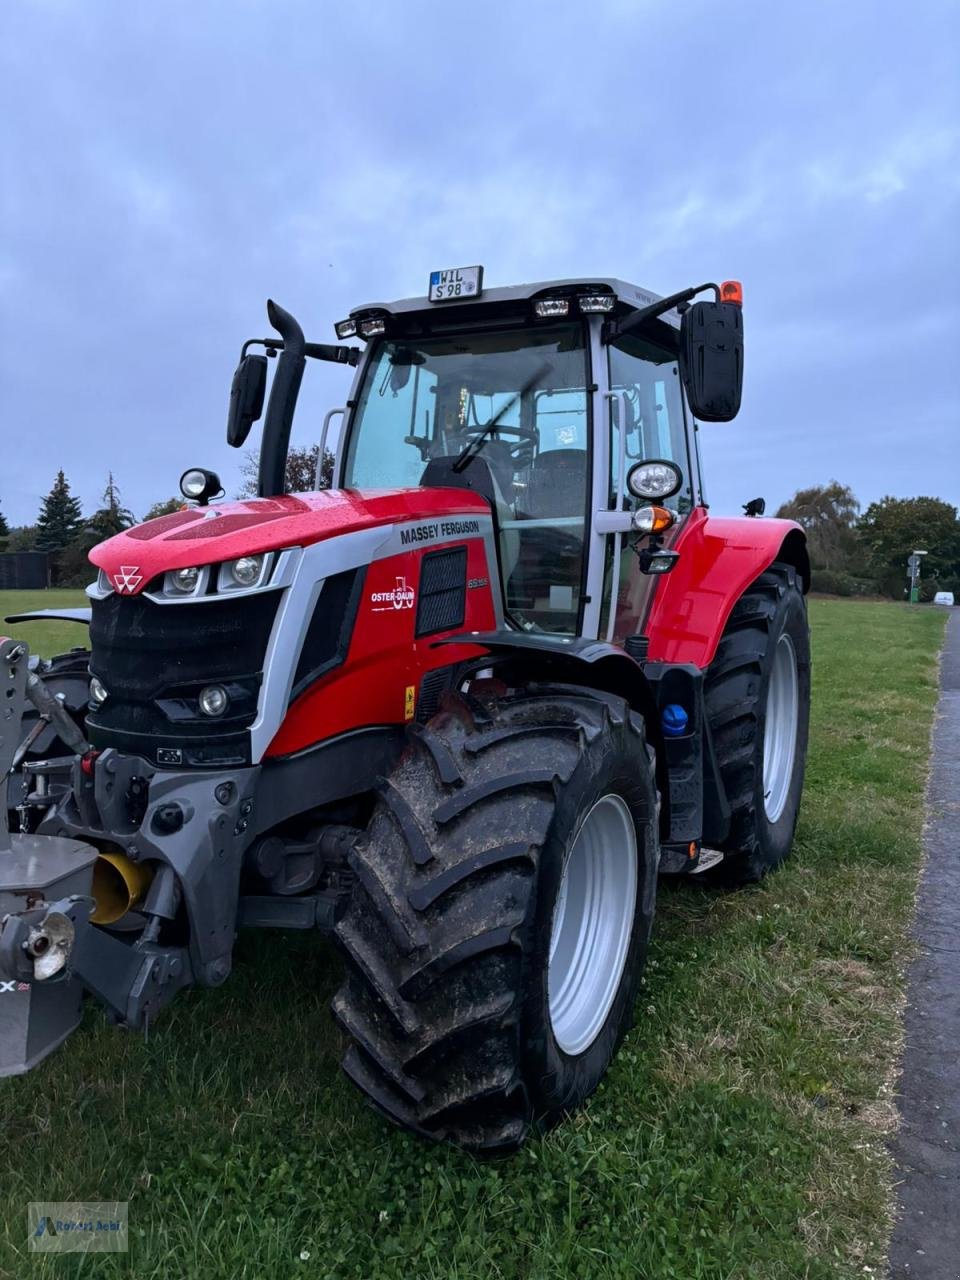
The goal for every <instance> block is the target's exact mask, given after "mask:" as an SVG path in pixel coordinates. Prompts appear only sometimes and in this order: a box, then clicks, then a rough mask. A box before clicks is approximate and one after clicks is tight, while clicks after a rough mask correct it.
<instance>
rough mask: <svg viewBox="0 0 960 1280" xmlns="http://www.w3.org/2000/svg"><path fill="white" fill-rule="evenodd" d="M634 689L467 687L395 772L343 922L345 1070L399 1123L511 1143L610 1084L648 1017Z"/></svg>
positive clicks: (645, 775)
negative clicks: (471, 696)
mask: <svg viewBox="0 0 960 1280" xmlns="http://www.w3.org/2000/svg"><path fill="white" fill-rule="evenodd" d="M657 817H658V804H657V793H656V783H655V773H654V761H653V753H652V751H650V750H649V749H648V747H647V745H646V740H645V736H644V726H643V722H642V720H640V719H639V718H638V717H637V716H635V715H634V714H633V713H631V711H630V710H629V707H628V706H627V705H626V704H625V703H624V702H623V701H622V700H621V699H619V698H615V697H612V696H608V695H604V694H595V693H593V691H590V690H583V689H576V688H571V687H565V686H563V687H557V686H552V687H549V688H546V687H545V688H543V689H530V690H527V691H524V692H522V693H520V694H518V695H515V696H511V697H509V698H505V699H502V700H499V701H496V702H493V701H491V702H488V703H479V702H477V701H475V700H470V701H469V702H468V701H465V700H464V699H461V698H455V699H451V700H450V702H449V703H448V704H447V707H446V708H445V709H444V710H443V711H441V712H440V713H439V714H438V715H437V716H435V717H433V719H432V720H431V721H430V723H429V724H428V725H427V726H426V727H425V728H424V729H422V730H419V731H416V732H415V734H414V737H413V743H412V745H411V749H410V750H409V751H408V752H407V753H406V754H405V756H404V758H403V759H402V760H401V761H400V763H399V764H398V766H397V768H396V769H395V770H394V772H393V774H392V775H391V777H390V778H389V780H388V781H387V782H386V784H385V786H384V788H383V792H382V795H381V798H380V800H379V801H378V804H377V807H376V809H375V812H374V815H373V818H372V819H371V822H370V826H369V828H368V830H367V832H366V833H365V835H364V838H363V839H362V840H361V841H360V843H359V844H358V846H357V848H356V850H355V852H354V854H353V857H352V865H353V868H354V871H355V873H356V876H357V882H358V884H357V889H356V891H355V893H354V895H353V898H352V900H351V904H350V907H349V909H348V911H347V913H346V915H345V917H344V918H343V920H342V921H341V922H340V924H339V925H338V926H337V937H338V939H339V942H340V945H341V947H342V948H343V950H344V953H345V956H346V959H347V973H346V981H345V983H344V985H343V987H342V988H341V990H340V991H339V993H338V994H337V996H336V998H335V1000H334V1006H333V1007H334V1014H335V1016H336V1018H337V1020H338V1021H339V1023H340V1024H341V1026H342V1027H343V1028H344V1030H345V1031H346V1032H347V1033H348V1034H349V1035H350V1037H351V1040H352V1044H351V1046H350V1048H349V1049H348V1051H347V1054H346V1057H345V1058H344V1068H345V1070H346V1072H347V1074H348V1075H349V1076H350V1077H351V1079H352V1080H353V1081H354V1082H355V1083H356V1084H357V1085H358V1086H359V1087H360V1088H361V1089H362V1090H363V1091H364V1092H365V1093H366V1094H367V1096H368V1097H369V1098H370V1100H371V1101H372V1102H373V1103H374V1104H375V1105H376V1106H377V1107H378V1108H379V1109H380V1110H381V1111H383V1112H384V1113H385V1114H386V1115H387V1116H389V1117H390V1118H391V1119H392V1120H394V1121H396V1122H397V1123H399V1124H401V1125H404V1126H405V1127H407V1128H409V1129H412V1130H414V1131H416V1132H417V1133H419V1134H421V1135H423V1136H425V1137H429V1138H432V1139H441V1140H448V1141H452V1142H455V1143H458V1144H459V1145H461V1146H463V1147H466V1148H469V1149H471V1150H474V1151H477V1152H481V1153H486V1154H495V1153H501V1152H505V1151H509V1150H513V1149H515V1148H516V1147H518V1146H519V1145H521V1143H522V1142H523V1141H524V1139H525V1138H526V1136H527V1134H528V1133H529V1131H530V1128H531V1126H532V1125H533V1123H534V1122H535V1121H537V1120H541V1121H544V1122H545V1123H547V1124H549V1123H552V1122H555V1121H556V1120H557V1119H559V1118H560V1117H561V1116H562V1115H563V1114H564V1113H566V1112H568V1111H570V1110H572V1109H573V1108H575V1107H577V1106H579V1105H580V1104H581V1103H582V1102H583V1101H584V1099H585V1098H586V1097H588V1095H589V1094H590V1093H591V1092H592V1091H593V1090H594V1089H595V1088H596V1086H597V1085H598V1084H599V1082H600V1080H601V1079H602V1077H603V1075H604V1073H605V1071H606V1069H607V1067H608V1066H609V1064H610V1061H611V1059H612V1058H613V1055H614V1054H615V1052H616V1050H617V1048H618V1046H619V1044H620V1041H621V1040H622V1038H623V1036H624V1034H625V1033H626V1030H627V1028H628V1026H629V1024H630V1020H631V1013H632V1007H633V1002H634V997H635V995H636V990H637V985H638V983H639V979H640V975H641V972H642V968H643V962H644V959H645V954H646V948H647V942H648V939H649V935H650V927H651V924H652V920H653V906H654V895H655V891H656V873H657V862H658V838H657Z"/></svg>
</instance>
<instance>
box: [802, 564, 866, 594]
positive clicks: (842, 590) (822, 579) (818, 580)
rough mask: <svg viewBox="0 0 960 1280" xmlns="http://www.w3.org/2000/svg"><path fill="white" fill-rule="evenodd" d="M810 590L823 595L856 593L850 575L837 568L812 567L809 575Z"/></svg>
mask: <svg viewBox="0 0 960 1280" xmlns="http://www.w3.org/2000/svg"><path fill="white" fill-rule="evenodd" d="M810 590H811V591H819V592H820V593H821V594H822V595H825V596H852V595H854V594H855V593H856V589H855V584H854V579H853V578H852V577H851V575H850V574H849V573H841V572H840V571H839V570H837V569H814V571H813V573H812V574H811V575H810Z"/></svg>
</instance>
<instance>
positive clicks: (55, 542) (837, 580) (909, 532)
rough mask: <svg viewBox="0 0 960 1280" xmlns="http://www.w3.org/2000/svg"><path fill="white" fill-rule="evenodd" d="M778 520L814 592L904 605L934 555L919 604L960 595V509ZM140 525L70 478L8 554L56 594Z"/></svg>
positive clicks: (899, 503)
mask: <svg viewBox="0 0 960 1280" xmlns="http://www.w3.org/2000/svg"><path fill="white" fill-rule="evenodd" d="M318 459H319V448H318V447H317V446H316V445H314V446H313V448H292V449H291V450H290V453H289V456H288V458H287V468H286V492H287V493H306V492H309V491H310V490H312V489H314V488H316V487H318V486H317V462H318ZM333 461H334V459H333V454H332V453H330V452H329V451H325V453H324V459H323V466H322V467H321V469H320V477H319V487H320V488H328V487H329V486H330V484H331V481H332V479H333ZM241 474H242V483H241V487H240V490H239V492H238V494H237V496H238V497H240V498H249V497H254V496H255V495H256V492H257V459H256V456H255V455H254V454H252V453H247V455H246V456H245V458H244V461H243V464H242V468H241ZM183 505H184V503H183V499H182V498H167V499H166V500H165V501H163V502H157V503H154V505H153V506H152V507H151V508H150V509H149V510H148V511H147V512H146V513H145V514H144V516H143V519H144V520H153V519H155V518H156V517H158V516H164V515H169V514H170V513H171V512H174V511H179V510H180V508H181V507H182V506H183ZM777 515H778V516H782V517H784V518H786V519H789V520H796V521H797V523H798V524H800V525H801V526H802V527H803V529H804V530H805V531H806V535H807V544H808V546H809V549H810V561H811V564H812V566H813V589H814V590H815V591H823V592H828V593H830V594H832V595H842V596H852V595H886V596H890V597H892V598H893V599H901V598H902V597H903V595H904V590H905V586H906V577H907V567H906V565H907V556H908V555H910V553H911V552H912V551H916V550H921V551H926V552H927V554H926V555H925V556H924V558H923V566H922V577H921V580H920V598H921V600H929V599H931V598H932V597H933V594H934V592H935V591H953V592H954V593H955V594H956V595H958V596H960V517H958V513H957V508H956V507H954V506H951V505H950V503H949V502H943V501H942V500H941V499H939V498H893V497H885V498H881V499H880V501H879V502H871V503H870V505H869V506H868V507H867V508H866V510H865V511H861V508H860V503H859V502H858V500H857V497H856V495H855V494H854V492H853V490H852V489H851V488H850V487H849V485H843V484H840V483H839V481H837V480H831V481H830V483H829V484H826V485H815V486H814V487H813V488H810V489H798V490H797V492H796V493H795V494H794V495H793V497H792V498H791V499H790V500H789V501H788V502H785V503H783V505H782V506H781V507H780V508H779V510H778V511H777ZM135 523H136V520H135V518H134V516H133V513H132V512H131V511H129V510H128V509H127V508H126V507H125V506H124V505H123V502H122V500H121V496H120V490H119V487H118V486H117V484H116V482H115V480H114V478H113V473H112V472H111V473H110V474H108V477H107V485H106V488H105V489H104V491H103V497H102V499H101V505H100V506H99V507H98V508H97V509H96V510H95V511H94V512H93V513H92V515H89V516H85V515H84V514H83V510H82V505H81V502H80V499H79V498H76V497H74V495H73V494H72V493H71V491H70V483H69V481H68V480H67V478H66V476H65V475H64V473H63V471H62V470H61V471H58V472H57V475H56V479H55V480H54V482H53V486H52V488H51V490H50V492H49V493H48V494H47V496H46V497H45V498H44V499H43V500H42V502H41V504H40V511H39V513H38V515H37V520H36V523H35V524H33V525H26V526H23V527H21V528H17V529H10V528H9V527H8V525H7V522H6V520H5V519H4V517H3V512H2V510H0V552H3V551H45V552H47V553H48V555H49V556H50V566H51V581H52V583H53V585H54V586H83V585H85V584H86V583H87V582H88V581H89V578H90V566H89V562H88V560H87V556H88V554H89V552H90V551H91V549H92V548H93V547H95V546H96V544H97V543H98V542H102V541H103V540H104V539H105V538H110V537H112V536H113V535H114V534H115V533H120V532H121V530H123V529H129V528H130V526H131V525H132V524H135Z"/></svg>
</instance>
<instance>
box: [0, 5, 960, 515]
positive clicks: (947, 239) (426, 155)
mask: <svg viewBox="0 0 960 1280" xmlns="http://www.w3.org/2000/svg"><path fill="white" fill-rule="evenodd" d="M958 33H960V6H958V5H957V3H955V2H953V3H942V4H941V3H937V2H936V0H914V3H912V4H910V5H907V4H904V3H902V0H898V2H897V3H863V2H862V0H844V2H843V3H836V2H831V3H817V2H816V0H814V2H813V3H811V2H806V3H803V4H776V5H773V4H770V3H769V2H764V3H752V2H743V3H740V2H738V0H730V2H728V3H727V4H726V5H724V4H717V3H716V0H712V2H711V3H701V2H700V0H686V3H683V4H678V3H675V2H671V3H658V2H653V0H649V2H642V0H616V2H613V0H589V3H587V2H586V0H579V2H577V3H571V2H570V0H513V3H509V4H508V3H506V2H501V0H492V2H488V3H483V4H474V5H469V6H468V5H465V4H461V3H453V2H451V0H445V2H439V3H434V2H432V0H380V2H379V3H376V4H375V3H367V4H344V3H339V4H332V3H327V2H325V0H324V2H321V0H303V2H302V3H294V2H292V0H270V2H269V3H267V2H266V0H262V2H257V0H230V2H227V0H203V2H202V3H201V2H198V0H190V2H189V3H187V2H185V0H167V2H166V3H163V4H131V3H129V0H72V2H71V0H42V2H41V0H35V2H33V3H31V2H29V0H7V2H6V4H5V5H4V37H3V41H2V44H0V95H2V96H3V97H4V98H5V99H6V101H5V103H4V121H5V126H4V140H3V144H2V155H3V166H2V177H0V224H2V225H0V290H2V308H0V324H2V334H0V362H2V363H0V414H2V417H0V429H2V439H3V445H4V449H3V460H2V464H0V506H2V509H3V511H4V512H5V514H6V515H7V518H8V520H9V521H10V522H11V523H12V524H18V523H22V522H27V521H32V520H33V519H34V517H35V514H36V511H37V507H38V503H39V499H40V497H41V495H42V494H43V493H44V492H46V491H47V490H48V489H49V487H50V484H51V481H52V479H53V476H54V473H55V472H56V470H57V468H58V467H63V468H64V469H65V471H66V473H67V477H68V479H69V480H70V482H71V484H72V486H73V488H74V491H75V492H77V493H78V494H79V495H80V496H81V498H82V499H83V501H84V504H85V505H86V506H87V508H88V509H92V507H93V506H94V505H95V504H96V502H97V500H98V498H99V495H100V493H101V491H102V489H103V486H104V482H105V479H106V473H107V470H108V469H109V468H112V469H113V472H114V474H115V476H116V478H117V480H118V482H119V484H120V487H121V491H122V495H123V498H124V500H125V502H126V503H127V505H128V506H130V507H132V508H133V509H134V511H136V512H137V513H138V514H140V513H142V512H143V510H144V509H145V508H146V507H147V506H149V505H150V504H151V503H152V502H154V501H156V500H158V499H163V498H166V497H168V496H170V495H171V494H173V493H174V492H175V491H176V482H177V478H178V476H179V474H180V472H181V471H182V470H183V469H184V468H185V467H186V466H188V465H206V466H211V467H214V468H215V469H217V470H219V471H220V472H221V474H222V475H223V477H224V479H225V481H226V482H227V485H228V488H230V489H233V488H235V486H236V482H237V461H238V458H237V455H236V454H235V453H233V452H232V451H231V450H229V449H228V448H227V446H226V444H225V442H224V438H223V429H224V418H225V410H226V403H227V395H228V389H229V384H230V377H231V374H232V371H233V367H234V365H235V363H236V358H237V354H238V349H239V346H240V343H241V341H242V339H243V338H244V337H246V336H249V335H251V334H255V333H263V332H265V331H266V329H267V326H266V322H265V319H264V300H265V299H266V297H267V296H273V297H275V298H276V299H277V300H278V301H280V302H282V303H283V304H284V305H285V306H286V307H288V308H289V309H291V310H292V311H293V312H294V313H295V314H296V315H297V316H298V317H299V318H300V320H301V322H302V323H303V325H304V328H305V329H306V330H307V336H308V337H313V338H314V339H315V340H322V341H329V340H331V339H332V336H333V335H332V329H331V325H332V322H333V321H334V320H335V319H338V318H340V317H341V316H343V315H344V314H346V313H347V311H348V310H349V309H350V308H351V307H352V306H355V305H357V304H359V303H361V302H369V301H374V300H377V299H381V298H391V297H398V296H401V297H402V296H406V295H409V294H411V293H420V292H423V291H424V288H425V285H426V281H427V276H428V272H429V270H430V269H431V268H432V267H435V266H448V265H453V264H457V263H472V262H483V263H484V264H485V268H486V280H487V283H489V284H507V283H514V282H517V281H521V280H533V279H549V278H551V277H554V276H575V275H581V274H584V275H591V276H592V275H619V276H622V277H624V278H626V279H628V280H632V281H635V282H636V283H638V284H642V285H644V286H646V287H649V288H651V289H654V290H656V291H658V292H661V293H669V292H673V291H674V290H676V289H679V288H682V287H684V286H685V285H687V284H692V283H695V282H698V281H700V280H703V279H723V278H729V277H733V278H739V279H742V280H743V282H744V290H745V299H746V305H745V312H744V314H745V327H746V337H747V355H746V382H745V394H744V407H743V410H742V412H741V414H740V417H739V418H738V420H737V421H736V422H735V423H734V424H731V425H715V426H708V427H706V428H705V429H704V435H705V437H706V439H705V455H706V458H705V463H706V467H707V473H708V477H709V482H710V489H711V497H712V500H713V505H714V508H715V509H719V510H724V511H731V510H734V509H736V508H737V506H738V504H739V503H741V502H743V501H745V500H746V499H748V498H750V497H753V496H754V495H755V494H764V495H765V496H766V497H767V500H768V503H770V504H773V505H774V506H775V505H776V504H777V503H779V502H780V501H781V500H782V499H783V498H785V497H786V496H788V494H789V493H791V492H792V491H793V490H794V489H795V488H797V487H799V486H805V485H809V484H814V483H818V482H821V481H826V480H829V479H830V478H831V477H836V478H838V479H839V480H841V481H843V482H845V483H848V484H850V485H852V486H853V488H854V490H855V491H856V493H857V494H858V496H859V497H860V499H861V500H862V502H863V503H864V504H866V503H867V502H869V501H871V500H872V499H875V498H878V497H880V496H881V495H882V494H884V493H888V492H889V493H895V494H898V495H903V496H906V495H911V494H929V495H934V496H939V497H942V498H946V499H948V500H950V501H951V502H954V503H960V405H958V395H960V393H958V370H960V357H958V355H957V353H956V352H957V347H958V345H960V307H958V301H957V298H958V289H957V281H958V267H960V210H958V204H960V200H958V195H960V103H958V85H960V79H958V76H957V66H958V62H960V59H958V54H960V38H958ZM307 380H308V381H307V384H305V392H304V395H303V397H302V400H301V409H300V414H299V419H298V423H297V427H296V430H295V435H296V438H297V440H298V441H301V442H309V441H310V440H313V439H315V438H316V436H317V434H318V431H319V425H320V419H321V417H322V413H323V410H324V409H325V408H326V407H330V406H333V405H334V404H339V403H341V402H342V400H343V398H344V396H345V394H346V385H347V384H346V380H345V378H344V375H343V373H342V372H341V371H340V370H339V369H335V368H333V367H329V368H327V367H324V368H320V369H318V368H317V367H316V366H311V368H310V369H309V370H308V374H307Z"/></svg>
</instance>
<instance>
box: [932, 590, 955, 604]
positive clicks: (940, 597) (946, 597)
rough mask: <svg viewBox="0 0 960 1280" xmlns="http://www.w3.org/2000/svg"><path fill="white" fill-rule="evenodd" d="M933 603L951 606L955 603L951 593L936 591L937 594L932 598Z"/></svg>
mask: <svg viewBox="0 0 960 1280" xmlns="http://www.w3.org/2000/svg"><path fill="white" fill-rule="evenodd" d="M933 603H934V604H946V605H950V606H953V605H954V604H955V603H956V601H955V600H954V598H953V592H952V591H938V592H937V594H936V595H935V596H934V597H933Z"/></svg>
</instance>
